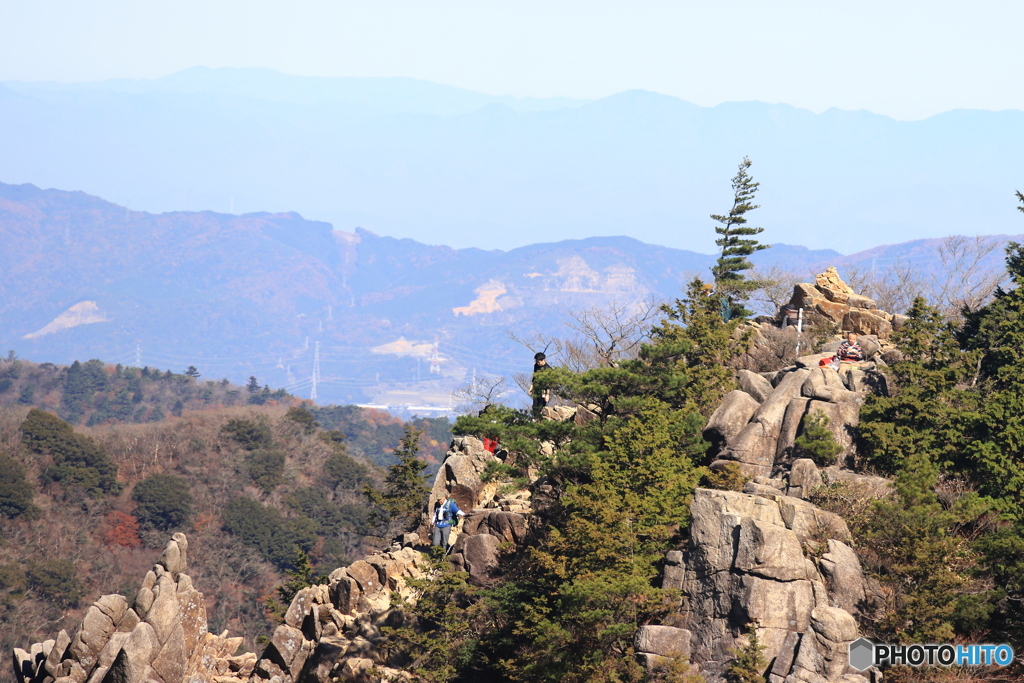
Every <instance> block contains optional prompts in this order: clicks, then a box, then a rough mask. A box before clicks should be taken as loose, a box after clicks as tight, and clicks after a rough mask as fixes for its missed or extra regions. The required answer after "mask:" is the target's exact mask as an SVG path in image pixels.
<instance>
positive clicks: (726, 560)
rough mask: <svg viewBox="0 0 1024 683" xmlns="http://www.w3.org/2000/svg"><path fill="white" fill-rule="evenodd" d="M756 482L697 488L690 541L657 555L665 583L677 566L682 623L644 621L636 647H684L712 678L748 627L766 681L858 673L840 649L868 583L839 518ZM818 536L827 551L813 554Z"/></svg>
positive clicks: (852, 633) (850, 635)
mask: <svg viewBox="0 0 1024 683" xmlns="http://www.w3.org/2000/svg"><path fill="white" fill-rule="evenodd" d="M764 489H766V491H765V492H762V493H756V494H754V493H739V492H734V491H717V490H711V489H697V491H696V493H695V495H694V499H693V503H692V505H691V513H692V516H693V524H692V527H691V537H690V542H689V545H688V547H687V548H686V550H685V552H680V551H674V552H673V553H670V556H672V557H668V558H666V562H667V563H666V568H665V574H664V578H663V586H664V587H669V586H670V585H671V586H672V587H674V586H676V585H678V584H679V583H680V576H682V581H681V583H682V588H683V590H684V593H685V595H686V600H685V603H684V606H683V608H682V623H681V624H680V625H679V627H673V628H670V627H667V626H662V627H654V626H646V627H644V628H643V629H641V631H638V632H637V635H636V647H637V651H638V652H643V653H646V656H645V657H644V658H643V659H644V661H645V662H646V663H648V664H649V665H652V664H655V663H657V662H656V661H654V660H652V659H651V657H653V656H668V655H666V653H665V651H666V650H668V649H669V648H670V647H674V648H676V649H678V650H680V651H682V652H688V653H689V659H690V661H691V663H692V664H694V665H696V666H697V668H698V669H699V670H700V672H701V673H702V674H703V675H704V676H705V678H706V679H707V680H708V681H709V683H710V682H714V681H721V680H722V676H723V672H724V670H725V668H726V666H727V665H728V663H729V661H730V660H731V659H732V657H733V654H732V653H733V651H734V649H737V648H739V647H742V645H743V644H744V642H745V635H744V632H745V630H746V629H748V628H749V629H754V630H755V631H756V633H757V636H758V639H759V640H760V642H761V643H762V644H763V646H764V656H765V658H766V660H767V662H768V665H767V668H766V670H765V672H764V673H765V675H766V676H767V677H768V680H770V681H772V683H802V682H807V683H810V682H812V681H814V682H815V683H820V682H823V681H838V680H840V679H842V680H843V681H844V682H846V683H854V682H855V681H858V680H860V681H865V682H866V680H867V679H866V678H864V677H862V676H860V675H859V674H858V673H857V672H856V671H855V670H854V669H852V668H849V667H848V665H847V659H846V657H847V645H848V644H849V643H850V642H851V641H853V640H855V639H856V638H857V637H858V630H857V623H856V620H855V619H854V615H856V614H858V613H859V611H860V610H862V609H865V608H866V605H867V604H868V602H869V598H870V596H871V595H872V594H873V593H872V590H871V587H870V586H869V584H868V582H867V581H865V579H864V575H863V573H862V572H861V568H860V563H859V562H858V560H857V557H856V555H855V554H854V553H853V551H852V550H851V549H850V547H849V545H847V542H848V541H849V531H848V530H847V529H846V524H845V523H844V522H843V521H842V519H841V518H839V517H837V516H836V515H833V514H831V513H828V512H825V511H824V510H820V509H819V508H817V507H816V506H814V505H811V504H810V503H808V502H806V501H803V500H800V499H797V498H792V497H789V496H785V495H783V494H782V493H781V492H780V491H777V490H775V489H773V487H771V486H764ZM770 491H775V492H774V493H771V492H770ZM822 543H824V544H826V545H827V548H828V552H826V553H824V554H823V555H822V556H820V557H817V556H815V555H814V554H813V553H812V552H811V550H812V549H813V548H814V547H815V546H816V545H818V544H822ZM679 560H681V562H679ZM677 562H678V563H677ZM670 569H671V571H670ZM665 629H668V630H665ZM663 630H664V633H663V632H662V631H663ZM652 643H659V645H657V646H656V645H653V644H652ZM660 643H668V644H666V645H660ZM641 645H643V647H644V648H646V649H642V648H641ZM684 645H685V647H684ZM659 648H660V649H659ZM674 656H685V655H682V654H677V655H674Z"/></svg>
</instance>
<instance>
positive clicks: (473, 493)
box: [427, 436, 501, 510]
mask: <svg viewBox="0 0 1024 683" xmlns="http://www.w3.org/2000/svg"><path fill="white" fill-rule="evenodd" d="M492 461H493V462H501V459H500V458H498V457H497V456H495V455H494V454H492V453H489V452H488V451H486V450H484V444H483V441H481V440H480V439H478V438H476V437H474V436H457V437H455V439H454V440H453V441H452V444H451V447H450V448H449V449H448V453H447V454H446V455H445V459H444V463H443V464H442V465H441V468H440V469H439V470H438V471H437V475H436V476H435V477H434V485H433V487H432V488H431V489H430V500H429V501H428V506H427V509H428V510H432V509H433V508H434V503H435V502H436V501H438V500H441V499H442V498H443V497H444V496H445V494H446V493H448V492H451V494H452V495H454V496H455V502H456V503H458V505H459V508H460V509H462V510H473V509H474V508H478V507H483V506H484V505H486V504H487V503H488V502H489V501H490V500H491V499H492V498H493V497H494V494H495V492H496V491H497V490H498V485H497V484H495V483H484V482H483V481H481V480H480V476H481V475H482V474H483V473H484V470H485V469H486V468H487V463H488V462H492Z"/></svg>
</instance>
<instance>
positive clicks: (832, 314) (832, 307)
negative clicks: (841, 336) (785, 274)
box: [789, 267, 906, 339]
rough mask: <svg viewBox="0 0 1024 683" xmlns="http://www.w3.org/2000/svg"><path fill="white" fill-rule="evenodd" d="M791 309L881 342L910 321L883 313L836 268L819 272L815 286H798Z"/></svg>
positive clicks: (791, 301)
mask: <svg viewBox="0 0 1024 683" xmlns="http://www.w3.org/2000/svg"><path fill="white" fill-rule="evenodd" d="M789 307H790V308H791V309H793V310H798V309H801V308H802V309H804V311H805V312H807V313H815V314H817V315H820V316H822V317H823V318H825V319H826V320H830V321H832V322H834V323H835V324H837V325H838V326H839V327H840V329H842V330H845V331H847V332H856V333H857V334H870V335H876V336H877V337H878V338H879V339H886V338H888V337H889V335H890V334H891V333H892V331H893V330H894V329H899V328H900V326H901V325H902V324H903V322H904V321H905V320H906V316H903V315H898V314H896V315H894V314H892V313H887V312H886V311H882V310H879V309H878V305H877V304H876V303H875V302H874V300H872V299H869V298H868V297H866V296H861V295H860V294H856V293H855V292H854V291H853V288H851V287H850V286H849V285H848V284H846V283H845V282H843V280H842V278H841V277H839V273H838V272H836V269H835V267H830V268H829V269H828V270H826V271H825V272H824V273H819V274H818V275H817V276H815V278H814V282H813V283H809V282H804V283H801V284H798V285H797V286H796V287H794V289H793V297H792V299H790V302H789Z"/></svg>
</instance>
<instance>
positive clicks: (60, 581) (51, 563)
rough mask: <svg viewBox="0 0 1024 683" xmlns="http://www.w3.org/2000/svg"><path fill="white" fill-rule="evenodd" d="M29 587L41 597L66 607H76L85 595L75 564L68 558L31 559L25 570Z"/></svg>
mask: <svg viewBox="0 0 1024 683" xmlns="http://www.w3.org/2000/svg"><path fill="white" fill-rule="evenodd" d="M25 575H26V579H27V583H28V587H29V588H30V589H31V590H32V591H34V592H35V593H37V594H38V595H39V597H41V598H43V599H44V600H48V601H50V602H54V603H57V604H58V605H62V606H65V607H74V606H76V605H77V604H78V601H79V600H81V599H82V596H83V595H85V587H84V586H83V585H82V583H81V582H80V581H79V580H78V571H77V570H76V569H75V565H74V564H72V563H71V562H69V561H68V560H44V561H41V562H37V561H34V560H33V561H31V562H29V564H28V570H27V571H26V572H25Z"/></svg>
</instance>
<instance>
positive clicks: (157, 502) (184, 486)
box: [132, 474, 192, 531]
mask: <svg viewBox="0 0 1024 683" xmlns="http://www.w3.org/2000/svg"><path fill="white" fill-rule="evenodd" d="M132 499H134V500H135V502H136V503H138V506H137V507H136V508H135V517H136V518H138V520H139V522H140V523H141V524H142V526H144V527H147V528H150V529H160V530H161V531H169V530H171V529H180V528H182V527H184V526H185V525H186V524H187V523H188V521H189V519H190V518H191V517H192V493H191V492H190V491H189V487H188V482H186V481H185V480H184V479H182V478H180V477H175V476H174V475H171V474H154V475H151V476H149V477H146V478H145V479H143V480H142V481H140V482H139V483H138V484H136V486H135V491H133V492H132Z"/></svg>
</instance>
